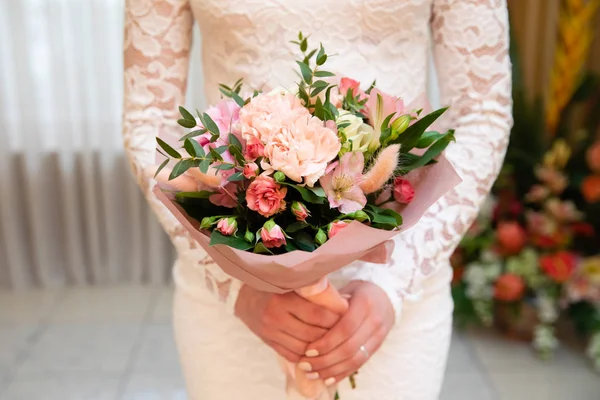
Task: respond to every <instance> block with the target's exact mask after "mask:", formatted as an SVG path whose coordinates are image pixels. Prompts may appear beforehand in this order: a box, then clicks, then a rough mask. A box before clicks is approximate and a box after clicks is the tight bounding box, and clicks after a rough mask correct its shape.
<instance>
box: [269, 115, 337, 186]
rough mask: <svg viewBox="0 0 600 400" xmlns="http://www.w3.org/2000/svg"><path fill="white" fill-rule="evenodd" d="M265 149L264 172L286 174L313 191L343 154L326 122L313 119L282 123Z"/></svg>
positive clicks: (299, 119) (309, 117)
mask: <svg viewBox="0 0 600 400" xmlns="http://www.w3.org/2000/svg"><path fill="white" fill-rule="evenodd" d="M280 123H281V124H282V128H281V129H280V130H279V131H275V132H274V133H273V135H272V136H271V138H270V140H269V141H268V142H267V143H266V145H265V157H266V158H267V159H268V160H265V161H263V164H262V167H263V169H264V170H266V171H269V170H275V171H281V172H283V173H284V174H285V175H286V176H287V177H288V178H290V179H291V180H293V181H294V182H302V181H303V179H304V183H305V184H306V185H307V186H309V187H312V186H313V185H314V184H315V182H316V181H317V180H318V179H319V178H320V177H322V176H323V175H324V174H325V170H326V168H327V165H328V164H329V162H330V161H332V160H333V159H335V158H336V157H337V155H338V153H339V151H340V148H341V142H340V138H339V137H338V135H337V133H336V132H334V131H332V130H331V129H329V128H326V127H325V126H324V124H323V121H321V120H320V119H318V118H316V117H312V116H310V115H308V116H303V117H300V118H296V119H294V120H292V119H290V120H285V121H281V122H280Z"/></svg>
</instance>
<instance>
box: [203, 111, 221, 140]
mask: <svg viewBox="0 0 600 400" xmlns="http://www.w3.org/2000/svg"><path fill="white" fill-rule="evenodd" d="M202 120H203V121H202V122H203V123H204V127H205V128H206V129H208V131H209V132H211V133H213V134H216V135H218V134H219V133H220V132H219V127H218V126H217V124H215V121H213V119H212V118H211V117H210V115H208V114H207V113H204V114H202Z"/></svg>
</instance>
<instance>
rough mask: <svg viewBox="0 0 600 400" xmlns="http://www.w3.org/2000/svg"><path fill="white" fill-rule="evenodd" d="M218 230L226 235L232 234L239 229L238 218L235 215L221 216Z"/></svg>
mask: <svg viewBox="0 0 600 400" xmlns="http://www.w3.org/2000/svg"><path fill="white" fill-rule="evenodd" d="M217 230H218V231H219V232H221V233H222V234H223V235H225V236H231V235H233V234H234V233H235V232H236V231H237V220H236V219H235V218H234V217H229V218H221V219H220V220H219V222H218V223H217Z"/></svg>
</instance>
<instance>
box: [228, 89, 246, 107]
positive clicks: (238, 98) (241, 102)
mask: <svg viewBox="0 0 600 400" xmlns="http://www.w3.org/2000/svg"><path fill="white" fill-rule="evenodd" d="M231 98H232V99H233V101H235V102H236V103H237V105H238V106H240V107H244V106H245V105H246V101H245V100H244V99H243V98H242V97H241V96H240V95H239V94H237V93H236V92H231Z"/></svg>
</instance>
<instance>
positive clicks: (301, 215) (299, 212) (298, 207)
mask: <svg viewBox="0 0 600 400" xmlns="http://www.w3.org/2000/svg"><path fill="white" fill-rule="evenodd" d="M291 210H292V214H294V216H295V217H296V219H297V220H298V221H304V220H305V219H306V218H308V216H309V215H310V213H309V212H308V210H307V209H306V206H305V205H304V204H303V203H300V202H299V201H295V202H293V203H292V208H291Z"/></svg>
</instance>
